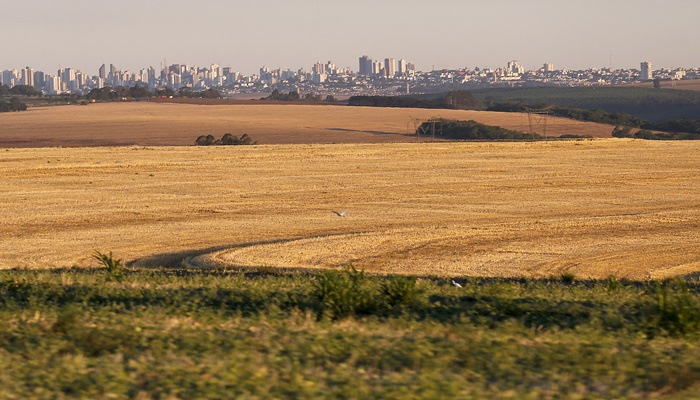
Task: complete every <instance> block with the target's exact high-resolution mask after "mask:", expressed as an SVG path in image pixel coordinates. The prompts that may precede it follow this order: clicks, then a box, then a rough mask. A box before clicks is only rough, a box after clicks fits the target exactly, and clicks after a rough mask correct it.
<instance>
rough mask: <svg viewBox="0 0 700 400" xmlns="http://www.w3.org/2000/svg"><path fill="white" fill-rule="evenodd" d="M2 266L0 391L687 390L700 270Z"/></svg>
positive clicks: (587, 394)
mask: <svg viewBox="0 0 700 400" xmlns="http://www.w3.org/2000/svg"><path fill="white" fill-rule="evenodd" d="M458 282H459V283H461V284H462V285H463V286H464V287H462V288H458V287H455V286H452V285H451V284H450V281H449V280H444V279H438V278H436V279H420V280H417V279H414V278H406V277H377V276H365V275H364V274H362V273H361V272H357V271H353V270H346V271H339V272H326V273H317V274H306V273H288V274H264V273H244V272H234V273H231V272H223V271H185V270H168V269H163V270H139V271H125V273H124V274H123V275H121V274H120V275H118V276H115V275H113V274H110V273H107V271H106V270H79V269H72V270H62V271H28V270H12V271H2V272H0V371H2V373H1V374H0V398H154V399H160V398H182V399H185V398H289V397H292V398H316V397H333V398H335V397H337V398H368V397H385V398H402V399H403V398H533V399H534V398H537V399H539V398H647V397H664V398H679V399H680V398H689V397H700V383H699V382H700V346H698V337H699V334H700V311H699V310H700V308H699V306H700V295H699V294H700V283H698V282H697V281H692V280H691V281H690V282H684V281H679V280H677V281H669V282H663V283H658V282H644V283H640V282H624V281H623V282H620V281H617V280H615V279H614V278H611V279H608V280H605V281H585V282H580V281H577V280H576V279H575V277H574V276H571V275H567V276H562V277H561V278H558V279H549V280H525V279H523V280H506V279H469V280H463V279H462V280H458Z"/></svg>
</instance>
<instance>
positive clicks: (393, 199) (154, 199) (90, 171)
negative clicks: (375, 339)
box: [0, 105, 700, 279]
mask: <svg viewBox="0 0 700 400" xmlns="http://www.w3.org/2000/svg"><path fill="white" fill-rule="evenodd" d="M125 107H130V105H125ZM149 107H153V108H152V109H154V110H160V109H161V108H159V107H160V106H149ZM171 107H173V106H165V108H163V109H162V110H165V109H171ZM173 108H177V107H173ZM336 108H337V107H336ZM336 108H329V110H331V111H329V112H332V111H333V110H335V109H336ZM66 109H68V108H66ZM84 109H85V110H87V111H86V112H93V110H97V111H99V110H100V109H101V107H100V106H88V107H86V108H84ZM322 110H323V108H319V112H320V111H322ZM42 112H52V113H61V112H62V109H56V110H46V111H42V110H36V111H32V112H29V113H26V115H39V116H41V113H42ZM210 112H211V113H213V114H215V113H217V112H219V111H210ZM222 113H223V112H222ZM156 114H157V115H158V114H159V112H158V111H156ZM17 115H20V114H17ZM12 117H14V115H12ZM3 118H5V117H4V116H3ZM148 118H150V117H149V116H148V115H145V116H143V119H148ZM156 118H158V117H157V116H156ZM347 123H349V122H347ZM313 124H315V122H313V121H310V122H308V123H307V125H313ZM147 125H148V124H146V125H144V127H143V128H140V129H146V128H145V126H147ZM338 126H347V125H341V124H340V123H339V124H338ZM358 126H359V125H358ZM300 129H301V128H300ZM371 129H388V128H381V127H380V126H377V127H372V128H371ZM699 151H700V144H699V143H697V142H652V141H634V140H624V139H602V140H581V141H566V142H534V143H449V142H431V143H390V144H299V145H274V146H268V145H263V146H240V147H194V146H189V147H183V146H180V147H140V146H139V147H136V146H133V147H98V148H34V149H27V148H21V149H20V148H8V149H0V176H2V179H1V180H0V193H2V196H0V268H11V267H30V268H52V267H63V266H72V265H79V266H91V265H96V261H94V260H92V259H91V258H90V255H91V253H92V252H93V251H94V250H99V251H103V252H109V251H113V252H114V255H115V256H117V257H120V258H124V259H125V261H128V262H129V263H130V264H131V265H144V266H151V265H160V264H163V263H174V262H179V261H181V260H184V262H185V263H186V264H187V265H190V266H192V267H193V268H195V267H208V266H219V267H227V266H228V267H233V266H236V267H240V266H243V267H289V268H336V267H339V266H343V265H348V264H353V265H355V266H356V267H359V268H362V269H365V270H367V271H372V272H380V273H411V274H434V275H441V276H454V277H457V276H473V275H480V276H534V277H538V276H548V275H558V274H560V273H562V272H564V271H569V272H572V273H574V274H575V275H576V276H578V277H607V276H609V275H611V274H613V275H616V276H618V277H627V278H635V279H650V278H662V277H666V276H671V275H686V274H693V273H697V272H699V271H700V229H699V228H700V196H698V188H699V187H700V174H699V173H698V171H700V157H698V153H699ZM333 210H335V211H341V210H348V214H347V215H346V216H345V217H338V216H336V215H335V214H334V213H333V212H332V211H333Z"/></svg>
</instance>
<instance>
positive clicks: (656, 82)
mask: <svg viewBox="0 0 700 400" xmlns="http://www.w3.org/2000/svg"><path fill="white" fill-rule="evenodd" d="M654 89H661V78H660V77H658V76H657V77H656V78H654Z"/></svg>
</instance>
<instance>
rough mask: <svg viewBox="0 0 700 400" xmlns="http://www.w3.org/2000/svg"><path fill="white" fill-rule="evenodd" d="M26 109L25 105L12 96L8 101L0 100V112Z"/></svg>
mask: <svg viewBox="0 0 700 400" xmlns="http://www.w3.org/2000/svg"><path fill="white" fill-rule="evenodd" d="M12 111H27V105H26V104H24V103H22V102H21V101H19V99H18V98H17V97H13V98H11V99H10V101H5V100H0V112H12Z"/></svg>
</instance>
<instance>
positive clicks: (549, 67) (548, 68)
mask: <svg viewBox="0 0 700 400" xmlns="http://www.w3.org/2000/svg"><path fill="white" fill-rule="evenodd" d="M543 68H544V72H553V71H554V64H552V63H546V64H544V66H543Z"/></svg>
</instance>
